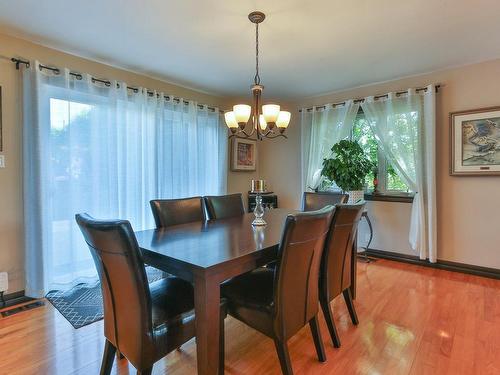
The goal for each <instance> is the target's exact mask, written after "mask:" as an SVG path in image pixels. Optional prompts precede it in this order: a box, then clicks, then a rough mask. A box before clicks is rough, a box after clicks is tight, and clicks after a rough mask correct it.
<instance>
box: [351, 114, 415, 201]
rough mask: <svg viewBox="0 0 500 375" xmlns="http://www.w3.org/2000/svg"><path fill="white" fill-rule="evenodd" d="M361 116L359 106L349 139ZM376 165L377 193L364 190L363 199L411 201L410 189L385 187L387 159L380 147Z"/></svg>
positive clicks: (386, 181) (352, 137)
mask: <svg viewBox="0 0 500 375" xmlns="http://www.w3.org/2000/svg"><path fill="white" fill-rule="evenodd" d="M360 118H363V119H365V120H366V117H365V114H364V112H363V109H362V108H361V107H360V108H359V110H358V113H357V114H356V118H355V120H354V125H353V129H352V130H351V136H350V139H351V140H354V126H355V124H356V122H357V121H358V120H359V119H360ZM377 159H378V162H377V165H378V176H377V179H378V182H379V184H378V190H379V191H378V193H375V194H374V193H373V191H370V190H368V189H367V190H365V200H367V201H386V202H407V203H411V202H413V197H414V193H413V192H410V191H402V190H394V189H392V190H390V189H388V188H387V183H388V165H389V161H388V160H387V158H386V157H385V155H384V153H383V151H382V150H381V148H380V147H378V148H377Z"/></svg>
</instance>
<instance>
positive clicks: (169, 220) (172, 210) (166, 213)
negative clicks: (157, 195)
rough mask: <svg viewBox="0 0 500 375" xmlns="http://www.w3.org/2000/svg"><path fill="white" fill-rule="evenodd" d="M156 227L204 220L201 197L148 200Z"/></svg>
mask: <svg viewBox="0 0 500 375" xmlns="http://www.w3.org/2000/svg"><path fill="white" fill-rule="evenodd" d="M149 204H150V206H151V211H152V212H153V216H154V218H155V223H156V227H157V228H164V227H169V226H171V225H177V224H185V223H192V222H193V221H203V220H205V213H204V211H205V207H204V202H203V198H202V197H192V198H183V199H154V200H152V201H150V202H149Z"/></svg>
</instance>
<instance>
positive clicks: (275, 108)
mask: <svg viewBox="0 0 500 375" xmlns="http://www.w3.org/2000/svg"><path fill="white" fill-rule="evenodd" d="M279 113H280V106H279V105H277V104H265V105H263V106H262V114H263V115H264V119H265V120H266V122H267V123H268V124H269V123H271V122H272V123H275V122H276V120H277V119H278V115H279Z"/></svg>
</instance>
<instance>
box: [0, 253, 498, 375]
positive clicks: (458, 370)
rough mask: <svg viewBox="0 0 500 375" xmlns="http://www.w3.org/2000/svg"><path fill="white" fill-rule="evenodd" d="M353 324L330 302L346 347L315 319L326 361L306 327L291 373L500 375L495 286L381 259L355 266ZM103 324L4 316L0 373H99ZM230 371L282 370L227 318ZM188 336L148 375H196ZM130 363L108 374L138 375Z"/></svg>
mask: <svg viewBox="0 0 500 375" xmlns="http://www.w3.org/2000/svg"><path fill="white" fill-rule="evenodd" d="M358 266H359V267H358V274H359V284H358V299H357V300H356V302H355V303H356V308H357V311H358V316H359V320H360V324H359V326H358V327H354V326H353V325H352V324H351V323H350V319H349V316H348V313H347V309H346V308H345V305H344V303H343V300H342V299H341V298H339V299H338V300H336V301H335V302H334V304H333V308H334V312H335V316H336V322H337V328H338V330H339V334H340V337H341V340H342V347H341V348H340V349H334V348H333V347H332V345H331V342H330V339H329V336H328V332H327V330H326V326H325V324H324V321H323V319H322V317H321V319H320V321H321V324H322V325H321V328H322V334H323V339H324V341H325V344H326V354H327V357H328V361H327V362H326V363H324V364H323V363H319V362H318V361H317V359H316V357H315V351H314V345H313V342H312V339H311V337H310V332H309V329H308V328H307V327H306V328H305V329H303V330H302V331H301V332H300V333H299V334H298V335H296V336H295V337H294V338H293V339H292V340H290V342H289V347H290V354H291V358H292V365H293V368H294V370H295V374H297V375H300V374H308V375H309V374H342V375H346V374H347V375H348V374H384V375H385V374H390V375H392V374H454V375H456V374H499V373H500V355H499V353H500V280H491V279H485V278H480V277H476V276H471V275H465V274H460V273H453V272H448V271H442V270H437V269H431V268H424V267H420V266H415V265H408V264H402V263H396V262H391V261H386V260H380V261H377V262H376V263H370V264H364V263H359V264H358ZM102 329H103V328H102V321H101V322H97V323H95V324H91V325H89V326H86V327H83V328H81V329H79V330H74V329H73V328H72V327H71V325H70V324H69V323H68V322H67V321H66V320H65V319H64V318H63V317H62V316H61V315H60V314H59V313H58V312H57V311H56V310H55V309H54V308H53V307H52V306H51V305H50V304H49V303H47V304H45V306H43V307H40V308H37V309H34V310H30V311H25V312H22V313H19V314H16V315H13V316H11V317H6V318H0V353H1V354H0V356H1V361H0V374H53V375H56V374H61V375H62V374H64V375H68V374H82V375H83V374H98V373H99V366H100V360H101V354H102V348H103V336H102ZM226 343H227V348H226V366H225V371H226V374H252V375H253V374H276V375H279V374H280V370H279V364H278V359H277V357H276V354H275V351H274V345H273V342H272V341H271V340H269V339H267V338H265V337H264V336H262V335H260V334H259V333H256V332H255V331H253V330H251V329H249V328H247V327H246V326H244V325H243V324H241V323H239V322H237V321H235V320H233V319H228V320H226ZM195 353H196V348H195V343H194V340H192V341H190V342H189V343H187V344H186V345H184V346H183V347H182V350H181V351H180V352H173V353H171V354H170V355H168V356H167V357H166V358H165V359H163V360H162V361H160V362H158V363H157V364H156V365H155V368H154V374H175V375H188V374H189V375H192V374H195V373H196V354H195ZM134 373H135V372H134V370H133V368H132V367H131V366H129V365H128V363H127V361H126V360H121V361H115V366H114V368H113V374H121V375H123V374H134Z"/></svg>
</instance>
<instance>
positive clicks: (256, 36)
mask: <svg viewBox="0 0 500 375" xmlns="http://www.w3.org/2000/svg"><path fill="white" fill-rule="evenodd" d="M254 83H255V84H256V85H260V75H259V24H258V23H256V24H255V78H254Z"/></svg>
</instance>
